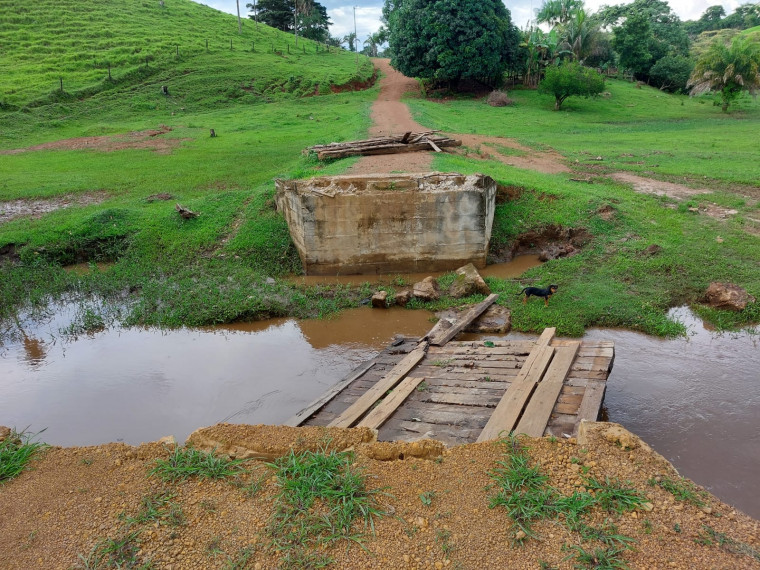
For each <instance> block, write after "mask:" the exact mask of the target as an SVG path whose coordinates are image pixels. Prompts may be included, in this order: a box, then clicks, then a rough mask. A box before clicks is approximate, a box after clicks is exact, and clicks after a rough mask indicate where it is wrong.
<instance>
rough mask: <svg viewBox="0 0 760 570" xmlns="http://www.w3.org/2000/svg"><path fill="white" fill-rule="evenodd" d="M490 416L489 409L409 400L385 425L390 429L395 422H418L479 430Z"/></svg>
mask: <svg viewBox="0 0 760 570" xmlns="http://www.w3.org/2000/svg"><path fill="white" fill-rule="evenodd" d="M490 415H491V408H483V407H479V406H457V405H455V404H435V403H433V402H416V401H414V400H412V399H411V398H410V399H409V400H407V401H406V402H405V403H404V405H403V406H401V407H400V408H399V409H398V410H396V414H395V415H394V416H393V418H392V419H391V420H390V421H389V422H388V423H387V424H386V426H387V427H390V426H391V424H392V423H394V422H396V421H420V422H428V423H432V424H445V425H454V426H463V427H466V428H480V427H482V426H484V425H485V424H486V422H487V421H488V417H489V416H490Z"/></svg>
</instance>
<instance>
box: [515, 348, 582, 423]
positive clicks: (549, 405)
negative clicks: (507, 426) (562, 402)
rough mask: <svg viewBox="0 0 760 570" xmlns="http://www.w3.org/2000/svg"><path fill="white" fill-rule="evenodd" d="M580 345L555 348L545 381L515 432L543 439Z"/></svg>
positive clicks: (529, 404) (540, 384) (536, 392)
mask: <svg viewBox="0 0 760 570" xmlns="http://www.w3.org/2000/svg"><path fill="white" fill-rule="evenodd" d="M579 346H580V343H579V342H577V343H575V345H574V346H563V347H558V348H555V349H554V350H555V354H554V358H553V359H552V363H551V365H550V366H549V369H548V370H547V371H546V374H544V377H543V379H542V380H541V382H539V384H538V386H537V387H536V390H535V392H533V396H531V398H530V402H528V405H527V406H526V407H525V411H524V412H523V415H522V419H520V422H519V423H518V424H517V427H516V428H515V432H517V433H524V434H525V435H528V436H530V437H542V436H543V435H544V430H546V424H547V423H548V422H549V417H550V416H551V414H552V410H553V409H554V405H555V404H556V402H557V398H558V397H559V393H560V392H561V391H562V385H563V383H564V381H565V377H566V376H567V373H568V372H569V371H570V367H571V366H572V365H573V360H575V355H576V353H577V352H578V347H579Z"/></svg>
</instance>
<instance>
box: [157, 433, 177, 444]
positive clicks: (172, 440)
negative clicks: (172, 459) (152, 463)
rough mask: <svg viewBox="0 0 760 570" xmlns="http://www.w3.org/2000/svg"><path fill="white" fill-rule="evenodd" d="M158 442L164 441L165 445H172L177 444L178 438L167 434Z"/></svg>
mask: <svg viewBox="0 0 760 570" xmlns="http://www.w3.org/2000/svg"><path fill="white" fill-rule="evenodd" d="M158 443H163V444H164V445H170V446H176V445H177V440H176V438H175V437H174V436H173V435H166V436H164V437H162V438H161V439H159V440H158Z"/></svg>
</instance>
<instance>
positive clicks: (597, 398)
mask: <svg viewBox="0 0 760 570" xmlns="http://www.w3.org/2000/svg"><path fill="white" fill-rule="evenodd" d="M606 388H607V383H606V382H600V381H598V380H594V381H589V383H588V384H586V393H585V394H584V395H583V401H582V402H581V405H580V408H578V415H577V417H576V419H575V425H574V429H575V431H574V432H573V433H578V426H579V425H580V423H581V420H586V421H590V422H595V421H596V418H597V417H599V410H601V408H602V401H603V400H604V391H605V389H606Z"/></svg>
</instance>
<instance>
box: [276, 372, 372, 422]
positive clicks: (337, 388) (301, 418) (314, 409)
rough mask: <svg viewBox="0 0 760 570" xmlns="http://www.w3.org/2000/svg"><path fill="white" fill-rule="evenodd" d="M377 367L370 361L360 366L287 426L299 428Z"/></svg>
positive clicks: (293, 417) (295, 416)
mask: <svg viewBox="0 0 760 570" xmlns="http://www.w3.org/2000/svg"><path fill="white" fill-rule="evenodd" d="M374 365H375V362H374V360H370V361H368V362H364V363H363V364H360V365H359V367H358V368H355V369H354V370H353V371H352V372H351V373H350V374H349V375H348V376H346V377H345V378H344V379H343V380H341V381H340V382H338V383H336V384H335V385H334V386H332V387H331V388H330V389H329V390H327V391H326V392H325V393H324V394H322V395H321V396H320V397H319V398H317V399H316V400H314V401H313V402H312V403H311V404H309V405H308V406H306V407H305V408H304V409H303V410H301V411H300V412H298V413H297V414H296V415H294V416H292V417H291V418H289V419H288V420H287V421H286V422H285V424H283V425H286V426H293V427H296V426H299V425H301V423H302V422H303V421H304V420H306V419H307V418H309V417H310V416H311V415H313V414H314V413H315V412H317V411H318V410H319V409H320V408H321V407H322V406H324V405H325V404H326V403H327V402H329V401H330V400H332V399H333V398H334V397H335V396H336V395H338V394H339V393H340V392H341V391H342V390H343V389H344V388H346V387H348V385H349V384H351V382H353V381H354V380H356V379H358V378H360V377H361V376H363V375H364V374H365V373H366V372H367V371H368V370H369V369H370V368H372V367H373V366H374Z"/></svg>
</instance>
